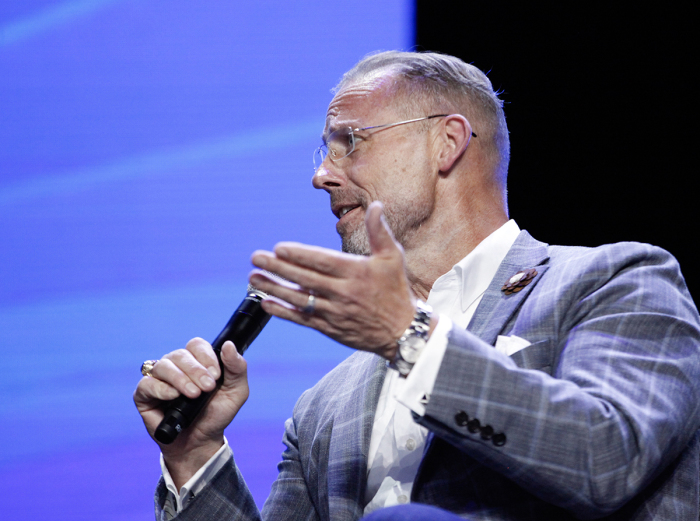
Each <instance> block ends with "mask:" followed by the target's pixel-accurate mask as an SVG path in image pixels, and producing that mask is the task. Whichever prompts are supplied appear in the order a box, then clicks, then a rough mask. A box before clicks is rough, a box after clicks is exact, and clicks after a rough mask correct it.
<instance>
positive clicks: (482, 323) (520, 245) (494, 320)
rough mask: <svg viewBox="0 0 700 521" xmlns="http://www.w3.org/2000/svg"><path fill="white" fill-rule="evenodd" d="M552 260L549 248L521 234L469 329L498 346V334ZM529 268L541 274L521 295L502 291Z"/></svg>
mask: <svg viewBox="0 0 700 521" xmlns="http://www.w3.org/2000/svg"><path fill="white" fill-rule="evenodd" d="M548 259H549V255H548V253H547V245H546V244H545V243H543V242H540V241H536V240H535V239H533V238H532V236H531V235H530V234H529V233H528V232H526V231H525V230H523V231H521V232H520V234H519V235H518V237H517V239H516V240H515V243H513V246H512V247H511V249H510V250H509V251H508V254H507V255H506V257H505V259H503V262H501V265H500V266H499V268H498V271H497V272H496V275H495V276H494V277H493V280H492V281H491V284H490V285H489V287H488V289H487V290H486V293H484V296H483V298H482V299H481V302H480V303H479V306H478V307H477V308H476V312H475V313H474V316H473V317H472V320H471V322H470V323H469V326H468V327H467V330H468V331H470V332H472V333H474V334H475V335H476V336H478V337H479V338H481V339H482V340H483V341H485V342H487V343H489V344H491V345H494V344H495V343H496V337H497V336H498V334H499V333H501V332H502V331H503V328H504V327H505V326H506V324H507V323H508V321H509V320H510V318H511V317H512V316H513V314H514V313H515V312H516V311H517V310H518V308H520V306H521V305H522V303H523V302H524V301H525V298H527V296H528V295H529V294H530V292H531V291H532V288H534V287H535V285H536V284H537V282H538V281H539V280H540V278H541V277H542V275H543V274H544V272H545V271H547V268H548V267H549V266H547V265H546V264H544V263H545V262H546V261H547V260H548ZM529 268H535V269H536V270H537V275H536V276H535V277H534V278H533V279H532V281H531V282H530V284H528V285H527V286H525V287H524V288H523V289H522V290H520V291H519V292H518V293H512V294H510V295H506V294H505V293H504V292H503V291H502V290H501V288H502V287H503V284H505V283H506V282H507V281H508V280H509V279H510V278H511V277H512V276H513V275H515V274H516V273H518V272H519V271H523V270H526V269H529Z"/></svg>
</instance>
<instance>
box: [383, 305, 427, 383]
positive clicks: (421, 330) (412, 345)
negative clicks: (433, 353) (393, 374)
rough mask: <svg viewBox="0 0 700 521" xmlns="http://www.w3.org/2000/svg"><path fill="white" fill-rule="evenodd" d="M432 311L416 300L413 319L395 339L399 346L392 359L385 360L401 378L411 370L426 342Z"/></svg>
mask: <svg viewBox="0 0 700 521" xmlns="http://www.w3.org/2000/svg"><path fill="white" fill-rule="evenodd" d="M432 313H433V308H431V307H430V306H429V305H428V304H426V303H425V302H422V301H420V300H418V301H416V313H415V315H413V321H412V322H411V325H410V326H408V329H406V331H404V333H403V335H401V338H399V339H398V341H397V344H398V345H399V348H398V349H397V350H396V355H395V356H394V360H393V361H392V362H387V366H388V367H390V368H391V369H394V370H396V371H398V372H399V376H401V377H402V378H406V377H407V376H408V373H410V372H411V369H413V366H414V365H415V364H416V362H417V361H418V357H419V356H420V354H421V352H422V351H423V348H424V347H425V344H427V343H428V333H429V332H430V316H431V315H432Z"/></svg>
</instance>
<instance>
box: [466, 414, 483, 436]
mask: <svg viewBox="0 0 700 521" xmlns="http://www.w3.org/2000/svg"><path fill="white" fill-rule="evenodd" d="M467 430H468V431H469V432H471V433H476V432H479V431H480V430H481V423H480V422H479V420H477V419H476V418H474V419H473V420H469V423H467Z"/></svg>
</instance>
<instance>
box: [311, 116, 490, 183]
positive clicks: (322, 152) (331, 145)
mask: <svg viewBox="0 0 700 521" xmlns="http://www.w3.org/2000/svg"><path fill="white" fill-rule="evenodd" d="M447 116H449V114H435V115H433V116H425V117H422V118H416V119H409V120H406V121H399V122H398V123H387V124H386V125H374V126H371V127H363V128H352V127H343V128H339V129H338V130H336V131H334V132H331V133H330V134H329V135H328V137H327V138H326V140H325V143H323V144H322V145H321V146H320V147H318V148H317V149H316V150H314V172H315V171H316V170H318V169H319V168H320V166H321V164H322V163H323V161H324V160H325V159H326V157H328V158H329V159H330V160H331V161H333V162H335V161H339V160H341V159H343V158H344V157H348V156H349V155H350V154H352V153H353V152H354V151H355V132H360V131H362V130H372V129H377V128H390V127H397V126H399V125H405V124H407V123H414V122H416V121H423V120H425V119H432V118H444V117H447ZM472 136H474V137H476V134H474V133H473V132H472Z"/></svg>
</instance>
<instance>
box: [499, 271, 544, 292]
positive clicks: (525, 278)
mask: <svg viewBox="0 0 700 521" xmlns="http://www.w3.org/2000/svg"><path fill="white" fill-rule="evenodd" d="M535 275H537V270H536V269H535V268H528V269H526V270H523V271H519V272H518V273H516V274H515V275H513V276H512V277H511V278H509V279H508V281H507V282H506V283H505V284H503V287H502V288H501V291H503V292H504V293H505V294H506V295H510V294H512V293H517V292H518V291H520V290H521V289H523V288H524V287H525V286H527V285H528V284H530V282H531V281H532V279H534V278H535Z"/></svg>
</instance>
